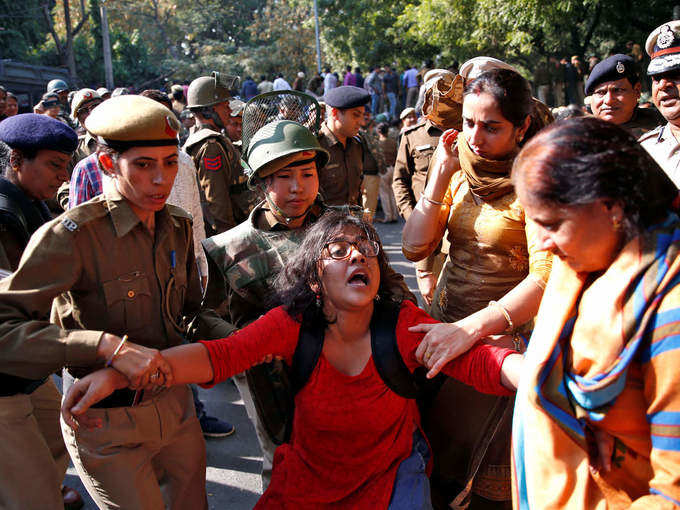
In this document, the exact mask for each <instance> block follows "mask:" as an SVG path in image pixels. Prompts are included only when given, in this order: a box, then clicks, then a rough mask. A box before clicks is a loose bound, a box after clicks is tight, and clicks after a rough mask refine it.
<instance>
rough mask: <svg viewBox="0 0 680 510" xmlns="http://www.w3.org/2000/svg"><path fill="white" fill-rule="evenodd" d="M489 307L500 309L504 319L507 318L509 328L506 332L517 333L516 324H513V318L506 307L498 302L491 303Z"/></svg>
mask: <svg viewBox="0 0 680 510" xmlns="http://www.w3.org/2000/svg"><path fill="white" fill-rule="evenodd" d="M488 306H489V307H495V308H498V309H499V310H500V311H501V313H502V314H503V317H505V321H506V322H507V323H508V327H507V328H506V329H505V331H506V332H513V331H515V324H514V323H513V322H512V318H511V317H510V314H509V313H508V311H507V310H506V309H505V307H504V306H503V305H502V304H500V303H499V302H498V301H489V305H488Z"/></svg>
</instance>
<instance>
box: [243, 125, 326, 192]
mask: <svg viewBox="0 0 680 510" xmlns="http://www.w3.org/2000/svg"><path fill="white" fill-rule="evenodd" d="M244 150H245V152H244V154H243V166H244V169H245V171H246V175H247V176H248V185H249V186H250V187H254V186H255V184H256V182H257V181H258V180H261V179H263V178H265V177H267V176H269V175H272V174H273V173H275V172H276V171H278V170H280V169H281V168H284V167H286V166H288V165H291V164H293V163H295V164H298V165H299V164H302V163H305V162H307V161H309V160H316V168H317V170H320V169H321V168H323V167H324V166H326V163H328V159H329V157H330V155H329V154H328V151H327V150H326V149H324V148H322V147H321V145H319V141H318V140H317V138H316V136H314V134H313V133H312V132H311V131H310V130H309V129H308V128H306V127H305V126H303V125H302V124H300V123H298V122H295V121H292V120H275V121H272V122H270V123H269V124H266V125H265V126H263V127H261V128H260V129H259V130H258V131H257V132H256V133H255V134H254V135H253V137H252V138H251V139H250V140H249V143H248V147H247V148H245V149H244Z"/></svg>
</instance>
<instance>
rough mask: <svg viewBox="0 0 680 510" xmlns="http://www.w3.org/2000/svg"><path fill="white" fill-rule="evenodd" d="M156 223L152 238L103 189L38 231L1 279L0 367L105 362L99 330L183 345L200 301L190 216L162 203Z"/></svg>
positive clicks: (41, 370)
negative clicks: (14, 267)
mask: <svg viewBox="0 0 680 510" xmlns="http://www.w3.org/2000/svg"><path fill="white" fill-rule="evenodd" d="M107 188H113V187H107ZM155 221H156V224H155V235H153V236H152V235H151V233H150V232H149V231H148V229H147V228H146V227H145V226H144V225H143V224H142V223H141V221H140V220H139V218H138V217H137V215H136V214H135V213H134V212H133V211H132V209H131V208H130V206H129V204H128V202H127V200H125V199H124V198H123V197H122V196H121V195H120V194H119V193H118V192H117V191H116V190H115V189H106V190H105V191H104V194H103V195H100V196H98V197H96V198H94V199H93V200H90V201H89V202H86V203H85V204H82V205H80V206H78V207H76V208H74V209H71V210H69V211H67V212H65V213H64V214H62V215H61V216H59V217H58V218H56V219H54V220H52V221H51V222H49V223H46V224H45V225H43V226H42V227H41V228H40V229H38V230H37V231H36V233H35V234H34V235H33V237H32V238H31V240H30V242H29V244H28V246H27V247H26V250H25V252H24V255H23V257H22V259H21V263H20V264H19V267H18V269H17V270H16V272H14V273H13V274H12V276H10V277H8V278H6V279H4V280H2V281H0V353H1V354H2V355H0V372H3V373H7V374H10V375H16V376H20V377H26V378H30V379H39V378H42V377H46V376H47V375H49V374H50V373H52V372H54V371H56V370H59V369H60V368H61V367H63V366H67V367H72V368H76V369H78V368H80V370H76V373H78V374H79V375H82V374H83V373H86V372H88V371H90V370H92V369H94V368H100V367H101V366H102V363H101V361H100V362H98V361H97V359H96V351H97V346H98V344H99V339H100V337H101V335H102V333H103V332H107V333H112V334H115V335H118V336H123V335H124V334H127V335H129V338H130V341H132V342H135V343H138V344H141V345H144V346H147V347H153V348H156V349H164V348H167V347H172V346H176V345H179V344H180V343H182V342H183V334H184V322H185V320H188V319H189V318H192V317H193V316H194V315H195V314H196V313H198V310H199V307H200V300H201V289H200V282H199V278H198V272H197V268H196V260H195V258H194V245H193V239H192V228H191V217H190V216H189V215H188V213H186V212H185V211H184V210H182V209H180V208H178V207H174V206H170V205H166V206H165V208H163V209H162V210H161V211H159V212H157V213H156V219H155ZM185 318H186V319H185Z"/></svg>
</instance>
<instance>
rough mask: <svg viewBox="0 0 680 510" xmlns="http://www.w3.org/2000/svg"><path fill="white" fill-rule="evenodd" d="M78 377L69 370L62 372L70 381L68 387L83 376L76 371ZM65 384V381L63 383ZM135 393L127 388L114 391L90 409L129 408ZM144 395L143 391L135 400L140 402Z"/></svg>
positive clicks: (133, 400) (133, 401)
mask: <svg viewBox="0 0 680 510" xmlns="http://www.w3.org/2000/svg"><path fill="white" fill-rule="evenodd" d="M76 372H78V376H75V375H73V372H72V371H71V370H70V369H66V370H64V378H65V379H66V378H69V377H70V379H71V380H70V381H68V383H67V384H65V386H69V387H70V385H71V384H73V382H74V381H75V380H76V379H77V378H79V377H84V375H85V374H80V373H79V371H78V370H76ZM64 382H65V383H66V382H67V381H64ZM135 393H136V392H135V391H134V390H129V389H127V388H123V389H121V390H116V391H114V392H113V393H111V395H109V396H108V397H106V398H105V399H103V400H101V401H99V402H97V403H96V404H93V405H92V406H91V407H95V408H101V409H109V408H111V407H131V406H132V405H133V404H134V403H135ZM143 395H144V392H143V391H140V392H139V398H138V399H137V400H138V401H141V400H142V397H143Z"/></svg>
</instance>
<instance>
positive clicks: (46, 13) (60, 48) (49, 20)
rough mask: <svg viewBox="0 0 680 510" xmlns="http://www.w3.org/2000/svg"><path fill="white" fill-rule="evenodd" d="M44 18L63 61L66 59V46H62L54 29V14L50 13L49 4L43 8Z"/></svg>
mask: <svg viewBox="0 0 680 510" xmlns="http://www.w3.org/2000/svg"><path fill="white" fill-rule="evenodd" d="M42 7H43V11H42V12H43V16H45V22H46V23H47V29H48V30H49V31H50V35H51V36H52V39H53V40H54V46H55V47H56V48H57V53H59V58H60V59H62V60H63V58H64V46H63V45H62V43H61V41H60V40H59V35H57V31H56V30H55V29H54V22H53V21H52V14H51V13H50V9H49V7H48V6H47V4H44V5H43V6H42Z"/></svg>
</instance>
